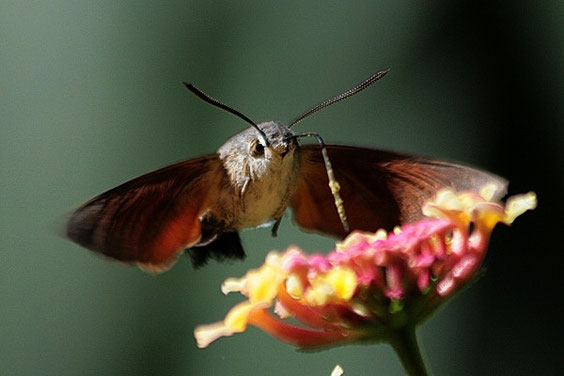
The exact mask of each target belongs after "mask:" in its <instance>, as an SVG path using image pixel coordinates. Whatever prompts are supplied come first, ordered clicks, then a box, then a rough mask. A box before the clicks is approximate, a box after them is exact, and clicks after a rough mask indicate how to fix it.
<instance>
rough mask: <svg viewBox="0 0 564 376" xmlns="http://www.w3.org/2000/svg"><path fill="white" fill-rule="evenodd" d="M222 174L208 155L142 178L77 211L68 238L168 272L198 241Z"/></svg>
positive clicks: (94, 248)
mask: <svg viewBox="0 0 564 376" xmlns="http://www.w3.org/2000/svg"><path fill="white" fill-rule="evenodd" d="M222 173H223V168H222V165H221V161H220V159H219V156H218V155H207V156H203V157H200V158H195V159H190V160H187V161H183V162H179V163H176V164H173V165H170V166H168V167H164V168H161V169H159V170H156V171H153V172H150V173H148V174H145V175H142V176H140V177H138V178H136V179H133V180H131V181H129V182H126V183H124V184H122V185H120V186H118V187H115V188H113V189H111V190H109V191H107V192H105V193H102V194H101V195H99V196H97V197H95V198H93V199H92V200H90V201H88V202H87V203H85V204H84V205H82V206H81V207H79V208H78V209H77V210H76V211H74V213H72V214H71V216H70V218H69V220H68V223H67V227H66V235H67V236H68V237H69V238H70V239H71V240H72V241H74V242H76V243H78V244H80V245H81V246H83V247H85V248H88V249H90V250H92V251H95V252H98V253H101V254H103V255H105V256H108V257H111V258H114V259H117V260H119V261H122V262H126V263H136V264H138V265H139V266H140V267H142V268H144V269H147V270H149V271H152V272H162V271H165V270H167V269H168V268H170V267H171V266H172V265H173V264H174V262H175V261H176V258H177V256H178V254H179V253H180V252H181V251H182V250H183V249H184V248H186V247H190V246H192V245H194V244H196V243H197V242H198V241H199V239H200V237H201V222H200V217H201V215H202V214H203V213H204V212H205V211H206V210H207V209H208V208H209V206H210V201H211V199H212V197H213V189H214V187H217V186H218V184H216V181H217V179H221V176H222V175H221V174H222Z"/></svg>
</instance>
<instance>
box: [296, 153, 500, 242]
mask: <svg viewBox="0 0 564 376" xmlns="http://www.w3.org/2000/svg"><path fill="white" fill-rule="evenodd" d="M327 151H328V154H329V158H330V160H331V164H332V166H333V169H334V172H335V177H336V179H337V181H338V182H339V184H340V186H341V190H340V194H341V197H342V199H343V201H344V208H345V212H346V215H347V219H348V222H349V226H350V228H351V230H364V231H376V230H377V229H379V228H384V229H387V230H390V229H392V228H393V227H394V226H397V225H400V224H402V223H405V222H409V221H413V220H416V219H418V218H420V217H421V216H422V213H421V205H422V204H423V203H424V202H425V201H426V200H427V199H429V198H431V197H432V196H433V195H434V194H435V193H436V192H437V191H438V190H439V189H440V188H442V187H453V188H455V189H457V190H465V189H471V190H476V189H479V188H480V187H481V186H482V185H484V184H486V183H487V182H493V183H496V184H497V185H498V186H499V187H500V195H503V194H505V187H506V185H507V183H506V181H505V180H504V179H502V178H500V177H497V176H495V175H492V174H489V173H486V172H483V171H480V170H477V169H474V168H471V167H466V166H461V165H458V164H454V163H449V162H443V161H437V160H431V159H427V158H423V157H413V156H408V155H403V154H398V153H393V152H386V151H380V150H371V149H363V148H356V147H349V146H336V145H329V146H327ZM300 163H301V166H300V178H299V182H298V188H297V190H296V193H295V194H294V196H293V198H292V201H291V204H290V205H291V207H292V210H293V214H294V221H295V222H296V223H297V224H298V225H299V226H300V227H301V228H303V229H304V230H306V231H313V232H319V233H322V234H325V235H330V236H335V237H337V238H343V237H344V236H346V235H347V234H346V233H345V231H344V229H343V226H342V224H341V222H340V220H339V216H338V214H337V209H336V208H335V204H334V199H333V196H332V195H331V191H330V190H329V187H328V179H327V173H326V170H325V165H324V163H323V157H322V155H321V150H320V148H319V146H317V145H306V146H301V148H300Z"/></svg>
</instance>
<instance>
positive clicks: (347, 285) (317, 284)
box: [305, 268, 358, 306]
mask: <svg viewBox="0 0 564 376" xmlns="http://www.w3.org/2000/svg"><path fill="white" fill-rule="evenodd" d="M357 285H358V279H357V277H356V274H355V272H354V271H352V270H351V269H348V268H335V269H331V270H330V271H329V272H328V273H326V274H321V275H318V276H317V277H315V279H314V280H313V281H311V287H310V288H309V289H308V290H307V291H306V294H305V299H306V301H307V302H308V303H309V304H312V305H317V306H319V305H324V304H327V303H328V302H332V301H348V300H350V299H351V298H352V296H353V295H354V293H355V291H356V287H357Z"/></svg>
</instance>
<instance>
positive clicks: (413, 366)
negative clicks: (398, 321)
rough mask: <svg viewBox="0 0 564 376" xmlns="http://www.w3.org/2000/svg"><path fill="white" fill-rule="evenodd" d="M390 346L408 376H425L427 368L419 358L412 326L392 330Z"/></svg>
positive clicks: (419, 354)
mask: <svg viewBox="0 0 564 376" xmlns="http://www.w3.org/2000/svg"><path fill="white" fill-rule="evenodd" d="M390 344H391V345H392V347H393V348H394V350H395V352H396V353H397V354H398V356H399V357H400V359H401V363H402V364H403V367H404V368H405V370H406V371H407V374H408V375H410V376H427V375H428V372H427V368H426V367H425V362H424V361H423V357H422V356H421V351H420V350H419V345H418V344H417V337H416V335H415V327H414V326H410V325H408V326H405V327H402V328H398V329H396V330H394V333H393V334H392V335H391V338H390Z"/></svg>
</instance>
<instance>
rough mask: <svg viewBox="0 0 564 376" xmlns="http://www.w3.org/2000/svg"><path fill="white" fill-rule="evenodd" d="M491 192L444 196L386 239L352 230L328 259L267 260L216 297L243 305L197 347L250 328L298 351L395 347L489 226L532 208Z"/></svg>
mask: <svg viewBox="0 0 564 376" xmlns="http://www.w3.org/2000/svg"><path fill="white" fill-rule="evenodd" d="M493 193H494V192H493V191H492V188H491V187H490V186H486V187H484V188H483V189H482V191H481V192H480V194H478V193H472V192H461V193H456V192H453V191H452V190H447V189H445V190H442V191H440V192H439V193H438V194H437V196H436V199H435V200H434V201H431V202H428V203H426V204H425V205H424V207H423V208H422V209H423V212H424V214H425V215H426V216H427V218H425V219H422V220H420V221H418V222H414V223H408V224H406V225H404V226H402V227H401V228H397V229H396V230H395V231H394V232H393V233H386V232H385V231H383V230H380V231H378V232H376V233H375V234H368V233H361V232H354V233H352V234H351V235H350V236H349V237H347V238H346V239H345V240H344V241H343V242H342V243H340V244H338V245H337V248H336V249H335V250H334V251H332V252H331V253H329V254H328V255H320V254H314V255H310V256H308V255H306V254H304V253H303V252H302V251H301V250H300V249H299V248H297V247H290V248H289V249H288V250H286V251H285V252H284V253H281V254H280V253H277V252H271V253H269V255H268V256H267V258H266V262H265V264H264V265H263V266H261V267H260V268H259V269H255V270H251V271H249V272H248V273H247V274H246V275H245V276H244V277H243V278H241V279H228V280H227V281H225V283H224V285H223V287H222V291H223V292H224V293H228V292H233V291H239V292H240V293H242V294H243V295H245V296H247V297H248V300H246V301H244V302H243V303H240V304H239V305H237V306H235V307H234V308H233V309H232V310H231V311H230V312H229V313H228V315H227V316H226V318H225V320H224V321H222V322H219V323H215V324H211V325H204V326H199V327H197V328H196V330H195V337H196V339H197V343H198V346H199V347H206V346H208V345H209V344H210V343H211V342H212V341H214V340H216V339H217V338H219V337H222V336H230V335H232V334H234V333H238V332H242V331H244V330H245V329H246V327H247V325H254V326H256V327H258V328H260V329H262V330H264V331H265V332H267V333H269V334H270V335H272V336H274V337H276V338H278V339H280V340H282V341H284V342H287V343H290V344H293V345H295V346H299V347H306V348H310V347H319V346H328V345H334V344H339V343H343V342H351V341H378V342H381V341H383V342H388V343H391V344H392V345H393V346H394V347H395V348H396V350H398V347H401V346H403V345H405V340H406V339H407V341H408V342H409V341H410V338H412V340H414V338H415V337H414V328H415V327H416V326H417V324H419V323H421V322H422V321H423V320H424V319H426V318H428V317H429V315H431V314H432V313H433V312H434V311H435V310H436V308H437V307H439V306H440V305H441V304H443V303H444V302H445V301H446V300H447V299H448V298H449V297H451V296H452V295H453V294H454V293H455V292H456V291H458V290H459V289H460V288H461V287H462V286H464V285H465V284H466V283H467V282H468V281H470V280H471V279H472V278H474V276H475V275H476V272H477V270H478V268H479V267H480V265H481V263H482V260H483V259H484V256H485V253H486V249H487V246H488V243H489V237H490V234H491V231H492V230H493V228H494V226H495V225H496V224H497V223H498V222H502V223H505V224H507V225H509V224H511V222H513V220H514V219H515V218H516V217H517V216H519V215H520V214H522V213H523V212H525V211H526V210H529V209H533V208H534V207H535V206H536V196H535V194H534V193H532V192H531V193H528V194H525V195H520V196H514V197H511V198H509V199H508V200H507V202H506V203H505V205H503V204H501V203H498V202H492V201H491V198H492V197H493ZM271 309H274V313H271V312H270V310H271ZM290 317H291V318H293V319H295V321H297V322H298V323H300V324H301V325H300V326H298V325H295V324H292V323H290V322H288V321H287V320H286V319H287V318H290ZM404 329H406V330H407V331H405V330H404ZM401 333H403V334H401ZM399 334H401V335H399ZM400 337H402V338H400ZM413 342H414V341H413ZM402 343H403V345H402ZM398 353H399V351H398ZM400 356H401V354H400Z"/></svg>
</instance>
